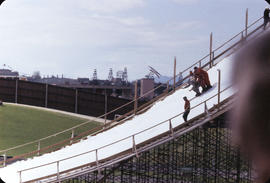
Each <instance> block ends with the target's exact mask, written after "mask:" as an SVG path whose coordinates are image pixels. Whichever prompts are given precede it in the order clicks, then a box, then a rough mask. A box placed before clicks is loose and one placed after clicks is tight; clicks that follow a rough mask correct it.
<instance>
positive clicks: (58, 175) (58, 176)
mask: <svg viewBox="0 0 270 183" xmlns="http://www.w3.org/2000/svg"><path fill="white" fill-rule="evenodd" d="M56 166H57V180H58V182H59V183H60V172H59V161H57V162H56Z"/></svg>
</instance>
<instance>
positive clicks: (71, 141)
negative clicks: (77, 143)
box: [70, 129, 75, 144]
mask: <svg viewBox="0 0 270 183" xmlns="http://www.w3.org/2000/svg"><path fill="white" fill-rule="evenodd" d="M74 131H75V130H74V129H72V131H71V140H70V144H72V143H73V138H74V135H75V132H74Z"/></svg>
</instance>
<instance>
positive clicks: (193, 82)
mask: <svg viewBox="0 0 270 183" xmlns="http://www.w3.org/2000/svg"><path fill="white" fill-rule="evenodd" d="M188 84H189V85H191V86H192V88H191V90H193V91H194V92H195V93H196V95H195V96H196V97H198V96H200V95H201V92H200V90H199V87H200V83H199V82H197V81H196V78H195V76H194V74H193V72H192V71H190V75H189V80H188ZM191 90H190V91H191Z"/></svg>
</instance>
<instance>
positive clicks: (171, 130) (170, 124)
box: [169, 119, 174, 137]
mask: <svg viewBox="0 0 270 183" xmlns="http://www.w3.org/2000/svg"><path fill="white" fill-rule="evenodd" d="M169 129H170V132H171V136H172V137H173V135H174V132H173V127H172V120H171V119H169Z"/></svg>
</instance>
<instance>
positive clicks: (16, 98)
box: [15, 78, 19, 103]
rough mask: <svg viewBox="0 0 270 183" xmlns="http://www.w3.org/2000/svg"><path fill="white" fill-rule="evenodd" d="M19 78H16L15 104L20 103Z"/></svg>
mask: <svg viewBox="0 0 270 183" xmlns="http://www.w3.org/2000/svg"><path fill="white" fill-rule="evenodd" d="M18 81H19V80H18V78H16V84H15V103H18Z"/></svg>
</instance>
